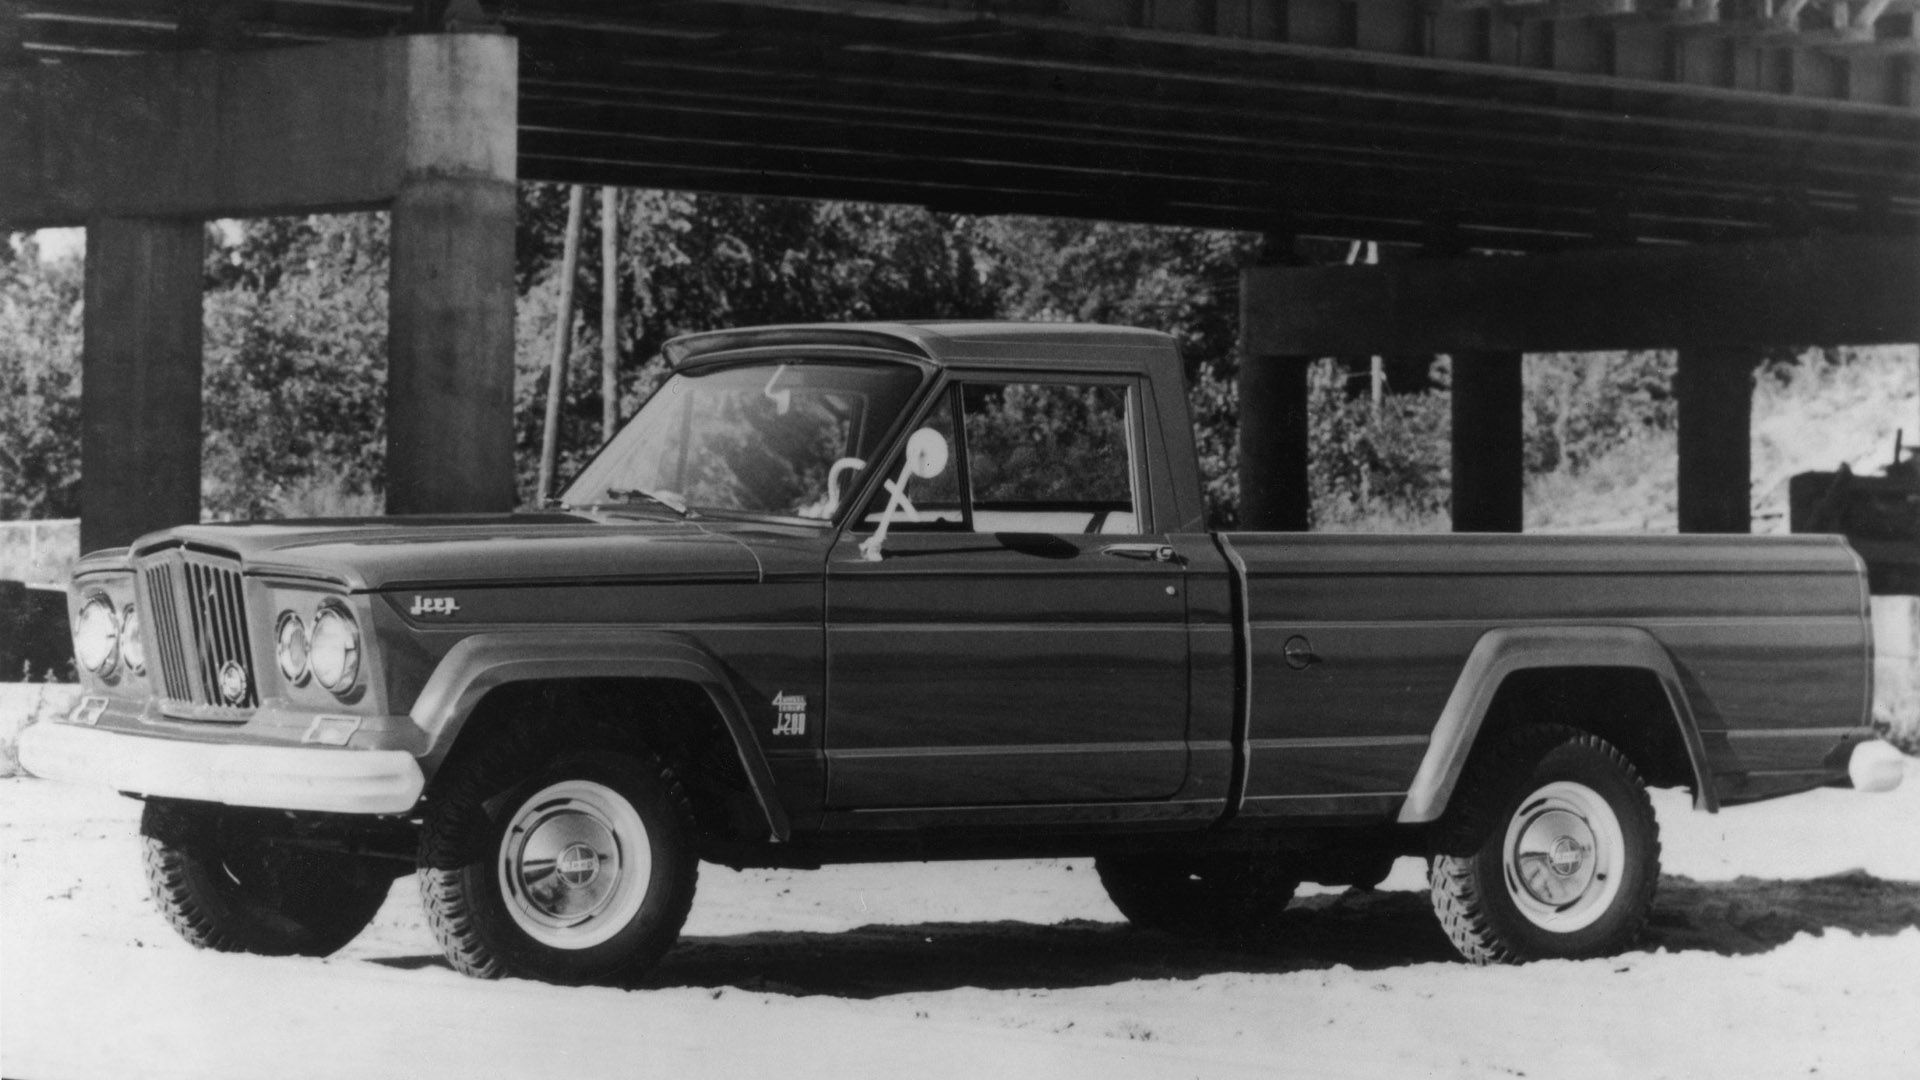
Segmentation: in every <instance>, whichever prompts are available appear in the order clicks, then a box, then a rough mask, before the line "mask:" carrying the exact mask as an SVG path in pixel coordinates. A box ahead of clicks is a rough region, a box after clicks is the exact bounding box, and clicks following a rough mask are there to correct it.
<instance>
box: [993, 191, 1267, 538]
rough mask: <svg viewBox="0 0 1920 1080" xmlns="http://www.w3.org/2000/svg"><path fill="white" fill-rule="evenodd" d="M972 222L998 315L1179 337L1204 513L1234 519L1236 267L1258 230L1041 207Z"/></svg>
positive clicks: (1225, 521)
mask: <svg viewBox="0 0 1920 1080" xmlns="http://www.w3.org/2000/svg"><path fill="white" fill-rule="evenodd" d="M976 230H977V232H978V233H979V236H980V240H979V242H978V246H979V248H980V250H981V252H982V254H983V257H984V259H985V262H986V266H987V268H988V272H989V274H990V281H991V283H992V284H993V286H994V288H995V289H996V290H997V291H998V292H1000V294H1001V302H1000V305H999V312H998V314H999V315H1000V316H1001V317H1003V318H1011V319H1037V320H1042V321H1073V322H1109V323H1118V324H1121V325H1125V326H1142V327H1148V328H1151V329H1155V330H1163V331H1166V332H1167V333H1170V334H1172V335H1173V336H1174V337H1175V338H1176V339H1177V340H1178V341H1179V343H1180V353H1181V356H1182V357H1183V358H1184V359H1185V362H1186V375H1187V386H1188V394H1189V400H1190V402H1191V406H1192V409H1193V414H1194V416H1193V419H1194V437H1195V441H1196V445H1197V449H1198V452H1199V456H1200V473H1201V477H1202V483H1203V484H1204V486H1205V492H1206V498H1207V512H1208V518H1209V519H1210V521H1211V522H1212V523H1213V524H1214V525H1215V526H1217V527H1231V526H1232V525H1233V524H1234V523H1235V522H1237V521H1238V518H1239V503H1240V476H1239V469H1238V465H1237V462H1238V452H1237V450H1236V446H1237V444H1238V439H1239V416H1238V408H1239V401H1238V396H1237V394H1236V392H1235V385H1236V379H1237V377H1238V372H1239V360H1238V356H1237V351H1236V350H1237V347H1238V341H1239V334H1240V270H1241V268H1242V267H1243V266H1245V265H1247V264H1248V262H1249V261H1250V260H1251V259H1252V257H1253V254H1254V252H1255V250H1256V248H1257V247H1258V243H1259V238H1258V237H1256V236H1253V235H1251V234H1248V233H1231V232H1219V231H1214V230H1208V229H1173V228H1154V227H1150V226H1145V225H1123V224H1115V223H1111V222H1088V221H1072V220H1065V219H1040V218H984V219H979V221H978V223H977V225H976Z"/></svg>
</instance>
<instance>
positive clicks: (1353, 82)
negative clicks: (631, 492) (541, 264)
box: [13, 0, 1920, 251]
mask: <svg viewBox="0 0 1920 1080" xmlns="http://www.w3.org/2000/svg"><path fill="white" fill-rule="evenodd" d="M1635 2H1636V0H1609V3H1608V4H1607V5H1597V4H1594V3H1587V4H1586V5H1585V7H1584V8H1583V9H1582V10H1583V11H1592V10H1597V9H1598V8H1599V7H1600V6H1605V7H1607V11H1608V13H1606V14H1603V15H1593V14H1584V15H1579V16H1578V17H1576V16H1575V15H1573V14H1569V12H1568V10H1567V8H1566V7H1565V4H1564V0H1554V2H1553V3H1535V4H1530V5H1524V6H1518V5H1508V6H1505V7H1501V8H1497V9H1496V8H1489V7H1484V6H1474V3H1473V0H1431V2H1416V0H1360V2H1359V3H1351V2H1346V3H1343V2H1339V0H1208V2H1206V3H1173V2H1169V0H1158V2H1154V0H1135V2H1130V3H1094V2H1090V0H1066V2H1063V3H1048V4H1044V5H1043V4H1039V3H1025V4H1022V3H1017V2H1016V3H1009V4H1004V5H998V6H997V7H996V8H995V11H994V12H993V13H992V14H981V13H979V12H977V11H975V10H974V9H973V7H972V6H971V5H969V6H967V7H966V8H965V9H964V10H961V9H955V10H947V9H944V8H941V7H938V6H930V5H927V4H921V3H912V2H867V3H862V2H858V0H846V2H833V3H818V4H812V3H808V2H806V0H760V2H746V0H687V2H676V3H645V4H643V3H632V4H618V5H615V4H589V3H582V2H579V0H571V2H568V0H520V2H517V3H514V4H512V5H503V6H496V5H492V4H484V5H483V6H484V7H485V9H486V12H485V14H486V17H487V18H489V19H492V20H495V21H496V22H497V24H498V25H500V26H502V27H504V28H505V29H506V30H507V31H508V32H509V33H512V34H513V35H515V36H516V37H517V38H518V39H519V42H520V50H521V52H520V105H519V108H520V175H521V176H522V178H525V179H545V180H565V181H576V182H588V183H613V184H621V185H627V186H636V187H660V188H672V189H687V190H697V191H716V192H733V193H745V194H762V195H776V196H799V197H810V198H831V199H862V200H873V201H886V202H907V203H918V204H923V205H927V206H931V207H934V208H936V209H945V210H954V211H965V212H982V213H985V212H992V213H1034V214H1057V215H1070V216H1083V217H1101V218H1112V219H1117V220H1130V221H1147V222H1161V223H1178V224H1191V225H1205V226H1215V227H1230V228H1245V229H1256V230H1272V231H1283V232H1289V233H1298V234H1302V235H1319V236H1338V237H1352V238H1367V239H1375V240H1382V241H1387V242H1394V243H1416V244H1431V245H1438V246H1442V247H1447V248H1454V249H1466V248H1482V249H1497V250H1516V251H1528V250H1555V249H1560V248H1565V247H1569V246H1580V245H1584V244H1589V243H1595V242H1598V243H1605V244H1618V243H1623V242H1633V241H1674V242H1700V241H1729V240H1742V239H1753V238H1760V237H1775V236H1781V235H1796V234H1804V233H1809V232H1839V233H1866V234H1878V235H1889V234H1892V235H1914V234H1916V233H1920V106H1917V105H1916V102H1920V87H1916V85H1915V84H1916V81H1920V76H1916V75H1915V72H1914V67H1915V58H1914V56H1913V55H1912V52H1911V50H1910V49H1909V47H1908V42H1907V40H1906V38H1910V37H1911V36H1912V34H1913V29H1912V22H1913V18H1914V17H1913V15H1912V14H1911V6H1910V4H1908V5H1907V6H1906V7H1905V8H1904V9H1903V8H1902V6H1901V5H1902V3H1905V2H1906V0H1899V2H1896V3H1894V4H1892V5H1881V7H1879V8H1877V9H1875V11H1874V14H1873V18H1874V19H1876V20H1878V21H1877V22H1874V23H1873V24H1872V25H1871V26H1869V28H1868V29H1869V31H1870V35H1871V36H1870V37H1868V38H1867V39H1865V40H1861V39H1859V35H1858V34H1857V33H1856V35H1855V39H1853V40H1851V41H1841V40H1839V39H1830V37H1829V38H1822V37H1817V36H1809V35H1807V34H1799V35H1787V36H1782V34H1781V33H1779V32H1777V31H1775V32H1773V33H1772V36H1768V35H1767V34H1763V33H1759V32H1748V31H1737V30H1730V29H1728V27H1727V26H1726V25H1724V24H1703V25H1695V24H1683V23H1682V22H1680V21H1679V20H1678V18H1677V16H1676V15H1675V12H1677V11H1679V10H1681V9H1679V8H1677V7H1675V6H1674V5H1673V4H1671V3H1669V4H1668V10H1666V11H1665V12H1664V13H1663V14H1662V15H1660V16H1659V17H1655V16H1654V15H1652V14H1649V13H1647V12H1635V11H1634V10H1633V4H1634V3H1635ZM1642 2H1651V0H1642ZM441 3H442V4H444V0H441ZM1734 5H1735V0H1725V2H1724V3H1723V5H1722V7H1723V8H1724V9H1725V10H1727V11H1732V10H1733V9H1734ZM420 7H422V5H416V4H415V3H411V2H408V0H257V2H255V0H238V2H234V3H224V2H219V0H201V2H200V3H198V4H189V5H188V6H187V10H188V11H189V12H190V15H189V17H188V18H186V19H185V20H183V18H182V16H181V15H180V11H181V10H182V8H181V5H180V4H178V3H176V2H174V0H14V3H13V10H14V11H15V13H16V16H17V18H16V21H15V25H16V27H17V31H16V39H17V41H18V43H19V44H20V45H21V46H23V47H24V49H25V51H26V54H27V55H28V56H31V57H36V58H38V59H40V60H42V61H46V62H62V61H67V60H70V59H72V58H74V57H76V56H83V55H85V54H113V53H129V52H147V51H155V50H162V49H176V48H181V47H183V45H196V44H197V45H215V46H218V47H226V48H254V47H263V46H270V45H276V44H293V43H300V42H309V41H317V40H329V39H336V38H342V37H357V36H374V35H382V34H389V33H395V32H402V31H407V30H415V29H421V28H422V20H427V19H439V18H441V15H440V13H439V12H438V10H437V9H436V10H433V11H425V10H418V8H420ZM1042 7H1045V8H1046V9H1048V10H1049V11H1050V12H1051V13H1049V14H1032V13H1023V12H1030V11H1037V10H1038V9H1040V8H1042ZM1829 8H1830V9H1831V11H1832V12H1834V13H1836V14H1835V15H1834V20H1835V21H1836V22H1837V21H1838V18H1839V13H1848V12H1854V11H1855V9H1854V8H1851V7H1848V6H1847V3H1846V0H1832V3H1830V4H1829ZM456 10H458V7H457V6H456ZM1796 10H1797V9H1796ZM1821 10H1828V9H1821ZM1516 12H1519V13H1520V14H1515V13H1516ZM1903 20H1904V21H1903ZM183 21H184V22H185V23H186V24H187V25H184V26H183V25H182V24H183ZM1902 34H1904V35H1906V38H1903V37H1902V36H1901V35H1902Z"/></svg>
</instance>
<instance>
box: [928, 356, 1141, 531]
mask: <svg viewBox="0 0 1920 1080" xmlns="http://www.w3.org/2000/svg"><path fill="white" fill-rule="evenodd" d="M1132 396H1133V395H1132V393H1131V392H1130V388H1129V387H1128V386H1126V385H1124V384H1115V383H1093V384H1080V385H1073V384H1065V383H967V384H965V385H964V386H963V387H962V388H961V394H960V415H961V417H962V418H963V419H962V423H963V424H964V425H965V428H966V438H965V442H964V445H965V446H966V455H967V461H966V464H967V479H968V483H969V488H970V492H969V493H970V495H971V505H972V510H973V527H974V530H975V531H976V532H1042V533H1117V534H1131V533H1137V532H1139V531H1140V517H1139V512H1138V505H1139V502H1138V497H1137V493H1136V492H1135V491H1134V487H1133V479H1134V468H1133V454H1132V431H1133V424H1132V417H1131V412H1132Z"/></svg>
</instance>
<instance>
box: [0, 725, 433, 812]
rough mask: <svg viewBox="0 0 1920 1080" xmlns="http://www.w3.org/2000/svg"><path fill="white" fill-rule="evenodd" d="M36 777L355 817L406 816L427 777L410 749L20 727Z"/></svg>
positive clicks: (23, 750) (23, 756) (24, 760)
mask: <svg viewBox="0 0 1920 1080" xmlns="http://www.w3.org/2000/svg"><path fill="white" fill-rule="evenodd" d="M20 763H21V764H22V765H24V766H26V768H27V771H28V772H30V773H33V774H34V775H35V776H39V777H44V778H46V779H48V780H64V781H67V782H69V783H76V784H96V785H100V786H104V787H110V788H113V789H114V790H116V791H125V792H129V793H132V794H136V795H161V796H166V797H169V798H175V799H197V800H200V801H202V802H217V803H226V804H228V805H230V806H262V807H271V808H275V809H281V810H321V811H333V812H337V813H345V814H401V813H405V812H407V811H409V810H411V809H413V807H414V804H415V803H417V802H418V801H419V800H420V791H421V789H422V788H423V787H425V786H426V779H425V777H424V776H423V775H422V774H421V772H420V766H419V764H418V763H417V762H415V761H414V759H413V755H412V754H409V753H407V752H406V751H404V750H341V749H332V748H324V747H292V746H252V745H241V744H233V743H202V742H186V741H182V740H178V739H156V738H151V737H148V736H143V735H131V734H127V733H124V732H118V731H109V730H103V729H99V728H90V727H79V726H76V725H72V724H57V723H43V724H35V725H33V726H32V727H30V728H28V729H27V730H25V731H23V732H21V733H20Z"/></svg>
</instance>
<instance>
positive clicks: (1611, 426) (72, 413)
mask: <svg viewBox="0 0 1920 1080" xmlns="http://www.w3.org/2000/svg"><path fill="white" fill-rule="evenodd" d="M599 197H600V194H599V192H598V191H589V193H588V199H587V211H588V212H587V213H586V214H585V220H584V230H583V236H582V237H581V243H580V251H581V258H580V264H579V266H578V268H577V271H576V278H575V286H576V289H575V302H574V318H573V322H572V326H571V328H570V333H569V334H568V335H567V340H568V342H569V363H568V368H567V370H568V379H567V385H566V387H565V396H564V398H563V400H562V409H561V431H560V440H559V442H560V448H561V460H560V468H559V473H560V476H561V478H562V479H563V480H564V478H565V477H566V476H569V475H571V474H572V473H573V472H574V471H575V470H576V469H577V468H578V467H579V465H580V464H581V463H582V462H583V461H584V460H585V458H586V457H587V456H588V455H590V454H591V453H592V452H593V451H594V450H595V449H597V448H598V446H599V444H600V442H601V441H602V439H603V437H604V432H603V430H602V423H601V415H602V412H601V406H602V392H601V372H600V354H601V340H600V339H601V332H600V317H599V311H600V296H601V268H600V261H599V251H600V236H599V221H600V214H599V206H598V200H599ZM566 204H567V193H566V189H564V188H560V187H555V186H547V185H526V186H524V187H523V189H522V193H521V213H520V225H519V237H518V255H517V265H516V279H517V284H518V286H519V289H520V295H521V299H520V308H519V311H518V313H517V322H516V332H517V335H518V341H517V349H516V352H517V361H516V380H515V417H516V419H515V434H516V442H517V447H516V448H517V461H518V463H519V465H518V468H519V474H520V475H519V483H520V490H521V493H522V495H523V497H524V498H527V499H531V497H532V494H533V491H534V487H535V472H536V469H537V466H538V460H539V454H540V443H541V434H542V424H543V422H544V410H545V403H546V396H547V367H548V363H549V359H550V355H551V350H552V347H553V341H554V337H555V329H556V327H555V323H556V312H557V309H558V297H559V293H560V280H559V278H560V266H561V246H562V234H563V232H564V226H565V221H566V213H567V206H566ZM616 227H617V230H618V247H619V251H620V260H619V265H618V286H617V288H618V300H619V303H620V317H619V321H618V325H617V327H616V329H615V344H616V346H617V350H618V354H619V366H618V390H617V394H618V402H617V405H618V412H619V414H620V415H622V416H626V415H630V414H631V413H632V412H633V411H634V409H635V408H637V407H638V405H639V403H640V402H641V401H642V400H644V399H645V397H646V395H647V394H648V393H650V392H651V391H652V390H653V388H654V387H655V386H657V385H658V383H659V380H660V379H661V377H662V375H663V371H662V365H661V363H660V362H659V361H658V359H657V354H658V352H659V349H660V346H661V344H662V343H663V342H665V341H666V340H667V339H668V338H670V337H673V336H674V335H677V334H682V333H688V332H692V331H699V330H708V329H714V328H719V327H725V326H737V325H747V324H754V323H771V322H791V321H812V320H843V319H869V318H929V317H932V318H944V317H952V318H966V317H985V318H1013V319H1038V320H1074V321H1100V322H1111V323H1119V324H1125V325H1134V326H1145V327H1151V328H1155V329H1161V330H1165V331H1168V332H1170V333H1172V334H1174V335H1175V336H1176V337H1178V339H1179V340H1180V343H1181V347H1182V350H1183V353H1184V355H1185V358H1186V368H1187V375H1188V379H1189V388H1190V395H1191V402H1192V406H1193V411H1194V432H1195V437H1196V440H1197V444H1198V447H1199V453H1200V464H1201V470H1202V474H1203V478H1204V482H1205V485H1206V494H1207V500H1208V507H1209V511H1210V516H1211V517H1212V519H1213V521H1214V523H1215V524H1217V525H1223V526H1230V525H1232V524H1234V523H1235V521H1236V516H1237V504H1238V493H1239V483H1238V476H1237V473H1236V468H1235V463H1236V460H1237V451H1236V441H1237V437H1238V421H1237V401H1236V397H1235V378H1236V374H1237V370H1238V368H1237V365H1238V363H1239V359H1238V356H1237V353H1236V343H1237V336H1238V280H1239V272H1240V270H1241V268H1242V267H1244V266H1246V265H1248V264H1249V263H1250V262H1251V261H1252V260H1253V259H1254V258H1255V257H1256V248H1257V238H1255V237H1252V236H1249V235H1245V234H1235V233H1223V232H1210V231H1205V230H1196V229H1160V228H1149V227H1144V226H1129V225H1118V224H1109V223H1094V222H1081V221H1067V220H1051V219H1048V220H1042V219H1028V218H975V217H967V216H959V215H951V214H941V213H933V212H929V211H926V210H921V209H918V208H912V207H897V206H875V205H864V204H851V203H806V202H790V201H779V200H760V199H746V198H731V197H719V196H706V195H690V194H680V193H668V192H654V191H627V192H623V193H621V198H620V207H619V214H618V220H617V226H616ZM1335 257H1337V255H1336V256H1335ZM386 277H387V230H386V222H385V219H384V217H383V216H380V215H371V214H368V215H347V216H337V217H309V218H275V219H260V220H253V221H248V222H245V223H242V224H240V225H237V226H227V227H225V228H212V229H210V230H209V243H208V259H207V267H206V286H207V300H206V451H205V459H204V460H205V479H204V483H203V501H204V506H205V511H206V513H207V514H208V515H209V516H213V517H275V516H288V515H306V514H316V513H364V512H377V511H378V510H379V508H380V506H381V501H382V491H381V488H382V478H383V471H384V447H385V438H384V427H383V415H384V400H383V398H384V387H385V370H386V364H385V353H386V315H387V313H386V307H387V293H386ZM80 295H81V273H80V269H79V265H78V263H77V260H72V259H68V260H61V261H55V262H51V263H47V262H43V261H42V260H41V259H40V258H39V257H38V254H37V253H36V252H35V251H34V250H33V249H32V246H31V243H30V241H28V240H27V239H26V238H24V237H16V238H14V239H13V241H12V243H11V245H10V246H7V247H4V248H0V391H4V398H3V399H0V409H4V410H6V411H5V414H4V418H3V419H0V516H4V517H10V518H11V517H46V516H72V515H74V514H76V513H78V492H79V482H80V480H79V452H78V451H79V399H78V395H79V362H78V360H79V347H80V345H79V342H80V317H79V313H80ZM1395 363H1396V364H1397V365H1398V366H1397V367H1396V370H1401V369H1404V368H1405V367H1406V365H1405V363H1404V362H1401V361H1396V362H1395ZM1671 367H1672V359H1671V357H1670V356H1668V355H1666V354H1621V355H1609V356H1604V357H1570V356H1568V357H1562V356H1554V357H1542V358H1535V359H1534V360H1533V361H1531V362H1530V363H1529V364H1528V368H1527V410H1528V442H1527V467H1528V470H1529V473H1530V474H1540V473H1552V472H1556V471H1557V472H1571V471H1578V470H1580V469H1583V468H1585V467H1587V466H1588V465H1589V464H1591V463H1592V462H1593V461H1594V460H1596V459H1597V457H1598V456H1600V455H1603V454H1605V453H1606V452H1607V451H1608V450H1609V449H1610V448H1612V447H1614V446H1618V445H1620V444H1622V443H1624V442H1627V441H1630V440H1631V439H1632V438H1634V437H1635V435H1636V433H1638V432H1641V431H1644V430H1669V429H1671V426H1672V423H1673V408H1672V401H1671V399H1670V397H1669V396H1668V391H1667V386H1668V381H1669V376H1670V374H1671ZM1414 371H1415V373H1416V377H1413V378H1398V379H1397V381H1396V383H1395V385H1394V386H1392V387H1390V389H1391V390H1393V391H1396V392H1389V393H1385V394H1373V393H1369V392H1368V389H1369V386H1368V373H1367V366H1366V362H1365V360H1364V358H1362V359H1360V360H1359V361H1357V362H1354V363H1337V362H1333V361H1323V362H1320V363H1318V364H1316V365H1315V367H1314V373H1313V377H1312V383H1311V385H1312V390H1313V392H1312V401H1311V405H1310V410H1311V417H1310V419H1311V424H1312V431H1313V438H1314V442H1315V446H1316V452H1315V456H1314V466H1313V475H1312V488H1313V498H1314V515H1315V523H1316V525H1318V526H1319V527H1323V528H1327V527H1333V528H1395V529H1420V528H1436V527H1438V528H1444V527H1445V520H1446V504H1447V498H1448V483H1449V480H1448V452H1447V446H1448V435H1449V432H1448V428H1449V419H1448V408H1447V401H1448V398H1447V383H1448V364H1447V362H1446V360H1445V359H1444V358H1442V359H1441V360H1439V361H1438V362H1436V363H1434V364H1433V365H1432V366H1431V369H1430V370H1429V371H1428V372H1427V377H1426V378H1425V379H1421V378H1419V377H1417V373H1418V365H1417V364H1416V365H1415V367H1414Z"/></svg>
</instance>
